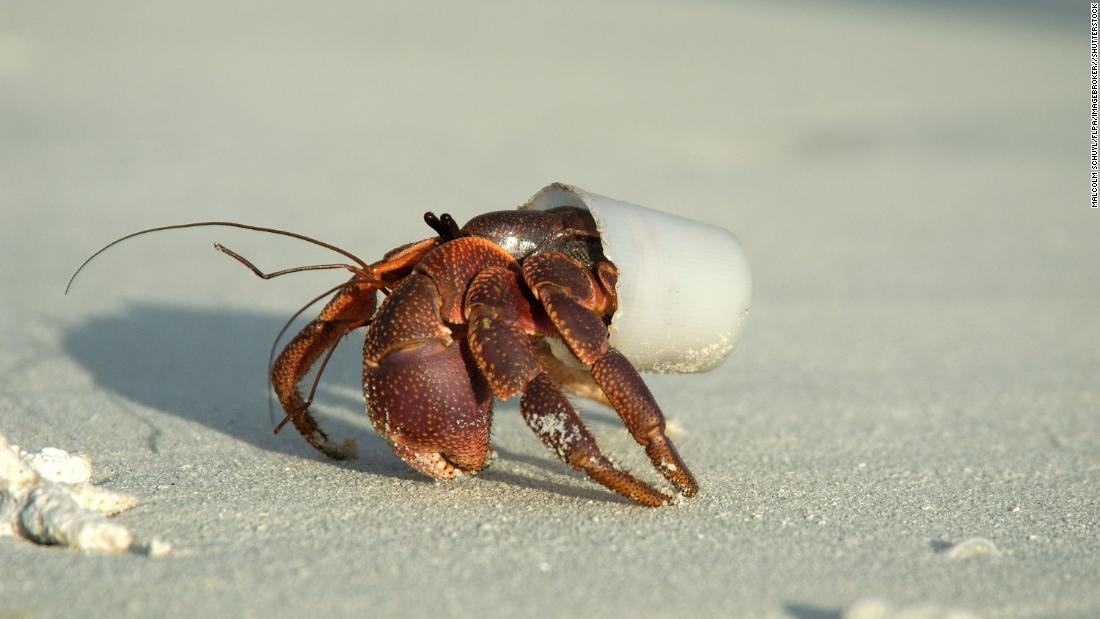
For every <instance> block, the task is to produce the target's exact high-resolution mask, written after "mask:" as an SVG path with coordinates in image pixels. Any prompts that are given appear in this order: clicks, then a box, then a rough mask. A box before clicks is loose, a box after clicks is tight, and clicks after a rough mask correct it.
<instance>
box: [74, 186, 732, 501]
mask: <svg viewBox="0 0 1100 619" xmlns="http://www.w3.org/2000/svg"><path fill="white" fill-rule="evenodd" d="M425 221H426V222H427V223H428V225H429V226H431V227H432V229H433V230H434V231H435V232H436V236H432V237H429V238H426V239H424V240H421V241H417V242H413V243H409V244H407V245H403V246H401V247H398V248H397V249H394V250H392V251H390V252H389V253H387V254H385V256H384V257H383V258H382V259H381V260H378V261H376V262H373V263H369V264H368V263H366V262H364V261H363V260H360V259H359V258H357V257H356V256H354V255H353V254H351V253H349V252H346V251H344V250H342V249H340V248H337V247H335V246H332V245H329V244H327V243H323V242H321V241H317V240H315V239H311V238H309V237H306V236H304V235H300V234H297V233H292V232H286V231H282V230H274V229H270V228H262V227H258V226H249V225H245V224H238V223H234V222H198V223H193V224H180V225H173V226H165V227H161V228H154V229H151V230H143V231H140V232H135V233H133V234H130V235H127V236H125V237H123V238H121V239H118V240H116V241H114V242H113V243H111V244H109V245H107V246H106V247H104V248H103V249H101V250H99V252H96V253H95V254H93V255H92V256H91V257H90V258H88V260H87V261H85V262H84V264H82V265H81V266H80V268H78V269H77V272H76V273H74V275H73V278H74V279H75V278H76V275H77V274H79V273H80V271H81V269H83V268H84V266H85V265H87V264H88V262H90V261H91V260H92V259H93V258H95V257H96V256H97V255H99V253H101V252H103V251H105V250H106V249H107V248H109V247H111V246H112V245H114V244H115V243H118V242H121V241H123V240H125V239H128V238H131V237H133V236H136V235H139V234H145V233H148V232H153V231H159V230H167V229H175V228H183V227H192V226H233V227H238V228H246V229H251V230H260V231H265V232H273V233H275V234H281V235H284V236H291V237H294V238H298V239H302V240H306V241H309V242H311V243H314V244H317V245H321V246H323V247H326V248H328V249H331V250H333V251H336V252H338V253H340V254H341V255H343V256H344V257H345V258H347V259H348V260H349V261H350V262H349V263H339V264H322V265H309V266H302V267H296V268H292V269H285V270H283V271H276V272H273V273H264V272H263V271H261V270H259V269H258V268H256V267H255V266H254V265H252V263H250V262H249V261H248V260H246V259H245V258H243V257H242V256H240V255H238V254H236V253H234V252H233V251H231V250H229V249H228V248H226V247H224V246H222V245H218V244H215V247H216V248H217V249H218V250H219V251H221V252H223V253H225V254H227V255H229V256H231V257H233V258H234V259H236V260H237V261H239V262H241V263H242V264H244V265H245V266H247V267H248V268H249V269H251V270H252V271H253V272H254V273H255V274H256V275H259V276H260V277H263V278H265V279H266V278H272V277H277V276H280V275H283V274H286V273H292V272H298V271H303V270H316V269H346V270H348V271H350V272H351V274H352V275H351V278H350V279H348V280H347V281H346V282H344V283H342V284H341V285H339V286H337V287H336V288H333V289H330V290H329V291H327V292H326V293H325V294H323V295H321V296H319V297H317V298H316V299H314V301H315V302H316V301H319V300H321V299H323V298H325V297H327V296H329V295H331V298H329V300H328V303H327V304H326V305H325V306H324V309H322V310H321V312H320V314H319V315H318V316H317V318H315V319H314V320H313V321H311V322H310V323H309V324H307V325H306V326H305V327H304V328H303V329H302V330H301V331H300V332H298V334H297V335H296V336H295V337H294V338H293V339H292V340H291V341H290V343H289V344H287V345H286V347H284V348H283V349H282V352H280V353H279V355H278V356H277V357H275V358H274V361H273V363H271V367H270V369H271V372H270V376H271V385H272V387H273V389H274V392H275V394H276V395H277V396H278V400H279V403H280V404H281V405H282V408H283V410H284V411H285V413H286V417H285V418H284V420H283V421H282V423H280V424H279V425H278V426H277V427H276V429H275V431H276V432H278V431H279V430H280V429H282V428H283V427H284V426H285V425H286V424H288V423H289V424H292V425H293V426H294V427H295V428H296V429H297V430H298V432H300V433H301V435H302V436H303V437H305V439H306V441H308V442H309V444H310V445H312V446H314V447H315V448H317V449H318V450H320V451H321V452H323V453H325V454H326V455H328V456H330V457H333V458H346V457H349V456H352V455H354V449H355V448H354V443H352V442H351V441H347V442H344V443H343V444H337V443H334V442H333V441H331V440H330V439H329V437H328V436H327V435H326V434H325V432H324V431H322V430H321V428H320V427H319V426H318V424H317V422H316V421H315V419H314V417H313V416H312V415H311V414H310V410H309V407H310V404H311V403H312V400H313V390H314V389H315V388H316V382H314V384H313V389H311V391H310V393H309V395H308V397H305V398H303V397H302V394H301V392H300V391H299V388H298V387H299V383H301V382H302V381H303V379H304V378H305V376H306V375H307V374H308V373H309V372H310V370H311V368H313V367H314V365H315V364H317V362H318V361H320V362H321V363H320V369H319V370H318V372H317V378H318V379H319V377H320V373H321V372H323V371H324V367H325V365H326V364H327V363H328V360H329V358H330V357H331V355H332V352H333V350H335V348H336V346H337V344H338V343H339V342H340V340H341V339H342V338H343V337H344V336H345V335H347V334H348V333H350V332H352V331H353V330H356V329H359V328H363V327H365V328H366V329H367V331H366V336H365V340H364V346H363V392H364V395H365V399H366V404H367V413H368V416H369V417H370V421H371V424H372V425H373V427H374V428H375V430H376V431H377V432H378V433H379V434H380V435H381V436H382V437H383V438H385V440H386V441H387V442H388V443H389V444H390V446H391V447H392V448H393V450H394V452H395V453H396V454H397V455H398V456H399V457H400V458H401V459H402V460H404V461H405V462H406V463H408V464H409V465H410V466H411V467H412V468H414V469H416V470H417V471H420V472H421V473H423V474H425V475H427V476H429V477H432V478H435V479H453V478H456V477H460V476H463V475H469V474H473V473H476V472H478V471H479V470H481V469H482V468H484V467H485V466H486V464H487V462H488V457H489V454H490V447H489V434H490V425H491V420H492V412H493V400H494V398H495V399H498V400H502V401H504V400H510V399H512V398H514V397H516V396H519V397H520V412H521V414H522V416H523V419H524V421H525V422H526V423H527V425H528V426H529V427H530V428H531V430H533V431H534V432H535V434H536V435H538V437H539V438H540V439H541V440H542V442H543V443H544V444H545V445H546V446H547V447H549V448H550V449H551V450H552V451H554V452H555V453H556V454H557V455H558V457H560V458H561V459H562V460H563V461H565V463H567V464H568V465H569V466H571V467H573V468H575V469H577V470H579V471H582V472H584V473H585V474H587V475H588V477H590V478H591V479H593V480H594V481H596V482H598V483H600V484H603V485H604V486H606V487H607V488H609V489H611V490H613V491H615V492H617V493H619V494H621V495H623V496H626V497H628V498H630V499H632V500H634V501H636V502H638V503H641V504H643V505H648V506H659V505H663V504H666V503H668V502H669V501H670V500H671V498H670V496H669V495H668V494H666V493H665V492H663V491H661V490H658V489H656V488H654V487H653V486H651V485H650V484H647V483H645V482H643V481H641V480H639V479H637V478H636V477H634V476H633V475H631V474H630V473H628V472H626V471H624V470H622V469H620V468H619V467H618V466H616V465H615V464H614V463H613V462H612V461H611V460H609V459H608V458H607V457H606V456H605V455H604V454H603V453H602V452H601V450H600V448H599V446H598V445H597V443H596V440H595V438H594V437H593V435H592V433H591V432H590V431H589V430H588V428H587V427H586V426H585V424H584V422H583V421H582V420H581V417H580V416H579V415H578V413H577V411H576V409H575V408H574V407H573V405H572V404H571V403H570V401H569V400H568V399H567V398H566V396H565V392H569V393H572V394H575V395H579V396H581V397H586V398H590V399H593V400H595V401H597V402H601V403H603V404H606V405H609V406H610V407H611V408H613V409H614V410H615V411H616V412H617V413H618V415H619V417H620V418H621V419H622V421H623V423H624V424H625V426H626V428H627V430H628V431H629V432H630V435H631V436H632V437H633V438H634V440H636V441H637V442H638V443H639V444H640V445H642V446H643V447H644V448H645V452H646V454H647V455H648V456H649V459H650V460H651V461H652V462H653V465H654V467H655V468H656V469H657V471H658V472H659V473H660V474H661V475H662V476H664V478H665V479H667V480H668V482H669V483H671V484H672V486H673V487H674V488H675V489H676V491H678V492H679V493H680V494H681V495H684V496H688V497H690V496H694V495H695V494H696V493H697V492H698V491H699V485H698V483H697V482H696V479H695V477H694V476H693V475H692V473H691V471H690V470H689V469H688V467H687V465H685V464H684V461H683V460H682V459H681V457H680V455H679V454H678V453H677V451H676V448H675V447H674V446H673V444H672V441H671V440H669V438H668V436H667V435H666V432H665V420H664V416H663V414H662V413H661V409H660V408H659V407H658V405H657V402H656V400H655V399H654V398H653V395H652V394H651V393H650V391H649V389H648V388H647V387H646V385H645V383H644V382H643V381H642V379H641V377H640V375H639V371H651V372H699V371H705V370H708V369H711V368H713V367H715V366H716V365H718V364H719V363H721V362H722V361H723V360H724V359H725V358H726V357H727V356H728V355H729V353H730V351H732V349H733V347H734V346H735V345H736V343H737V341H738V339H739V338H740V334H741V331H742V328H743V326H744V322H745V319H746V317H747V315H748V309H749V304H750V298H751V277H750V274H749V269H748V262H747V260H746V258H745V255H744V252H743V251H742V249H741V246H740V244H739V243H738V241H737V239H736V238H735V237H734V236H733V235H732V234H730V233H729V232H728V231H726V230H724V229H722V228H718V227H715V226H711V225H707V224H703V223H700V222H696V221H692V220H689V219H685V218H682V217H678V216H675V215H670V214H667V213H662V212H659V211H654V210H650V209H646V208H643V207H640V206H636V205H633V204H628V203H626V202H620V201H618V200H613V199H611V198H607V197H604V196H600V195H597V194H593V193H589V192H586V191H584V190H582V189H580V188H577V187H574V186H570V185H565V184H561V183H555V184H553V185H549V186H547V187H545V188H543V189H542V190H541V191H539V192H538V193H537V194H535V196H534V197H532V198H531V199H530V200H529V201H528V202H527V203H526V204H524V205H523V206H521V207H520V208H519V209H517V210H511V211H496V212H490V213H485V214H482V215H478V216H476V217H474V218H472V219H470V220H469V221H467V222H466V224H465V225H463V226H461V227H460V226H459V225H458V223H457V222H455V220H454V219H453V218H452V217H451V216H449V215H446V214H444V215H442V216H441V217H436V216H435V215H434V214H432V213H426V214H425ZM71 283H72V280H70V285H71ZM379 292H381V293H383V295H384V299H383V301H382V303H381V304H380V305H379V304H378V293H379ZM307 307H308V305H307ZM304 310H305V308H303V309H302V310H299V312H298V314H300V313H301V312H302V311H304ZM298 314H295V317H296V316H297V315H298ZM291 320H293V318H292V319H291ZM287 324H288V325H289V324H290V322H288V323H287ZM273 351H274V348H273Z"/></svg>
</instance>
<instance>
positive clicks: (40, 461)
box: [26, 447, 92, 484]
mask: <svg viewBox="0 0 1100 619" xmlns="http://www.w3.org/2000/svg"><path fill="white" fill-rule="evenodd" d="M26 461H27V464H29V465H30V467H31V468H32V469H34V471H35V472H36V473H38V474H39V475H40V476H41V477H42V479H45V480H46V481H52V482H53V483H55V484H83V483H85V482H87V481H89V480H90V479H91V478H92V461H91V460H90V459H89V458H88V456H85V455H73V454H70V453H69V452H67V451H65V450H64V449H58V448H56V447H45V448H43V449H42V450H41V451H39V452H38V453H36V454H32V455H30V456H28V457H27V458H26Z"/></svg>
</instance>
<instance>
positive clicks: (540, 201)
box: [525, 183, 752, 373]
mask: <svg viewBox="0 0 1100 619" xmlns="http://www.w3.org/2000/svg"><path fill="white" fill-rule="evenodd" d="M525 206H526V207H527V208H536V209H548V208H553V207H556V206H574V207H578V208H586V209H588V210H589V211H590V212H591V213H592V216H593V218H594V219H595V220H596V225H597V227H598V229H599V231H600V238H601V242H602V244H603V250H604V255H605V256H607V258H608V259H610V260H611V261H612V262H614V263H615V266H616V267H618V270H619V281H618V284H617V287H616V290H617V293H618V301H619V304H618V310H617V311H616V312H615V315H614V316H613V318H612V322H611V326H610V333H611V339H610V341H611V345H612V346H614V347H615V348H617V349H619V351H621V352H622V353H623V354H624V355H625V356H626V357H627V359H629V360H630V362H631V363H632V364H633V365H634V366H635V367H636V368H637V369H638V370H641V371H649V372H659V373H685V372H703V371H706V370H709V369H711V368H713V367H715V366H717V365H718V364H719V363H721V362H722V361H724V360H725V359H726V357H727V356H729V354H730V352H731V351H732V350H733V348H734V346H736V345H737V342H738V341H739V340H740V339H741V332H742V330H743V329H744V325H745V320H746V319H747V318H748V314H749V306H750V305H751V301H752V275H751V272H750V271H749V262H748V259H747V258H746V256H745V251H744V249H743V248H742V247H741V243H740V242H738V240H737V238H736V237H735V236H733V234H732V233H730V232H729V231H728V230H726V229H725V228H720V227H718V226H713V225H710V224H706V223H702V222H699V221H695V220H692V219H687V218H684V217H679V216H676V215H671V214H669V213H664V212H661V211H656V210H653V209H648V208H645V207H642V206H638V205H636V204H630V203H627V202H622V201H619V200H615V199H612V198H608V197H605V196H601V195H597V194H593V193H589V192H586V191H584V190H583V189H580V188H578V187H573V186H571V185H564V184H561V183H555V184H553V185H550V186H548V187H545V188H544V189H543V190H542V191H540V192H539V193H537V194H535V196H534V197H533V198H532V199H531V200H530V201H529V202H528V203H527V205H525Z"/></svg>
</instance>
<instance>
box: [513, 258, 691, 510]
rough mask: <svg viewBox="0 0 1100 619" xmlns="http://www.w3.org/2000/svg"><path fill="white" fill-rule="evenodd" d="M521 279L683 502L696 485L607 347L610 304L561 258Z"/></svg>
mask: <svg viewBox="0 0 1100 619" xmlns="http://www.w3.org/2000/svg"><path fill="white" fill-rule="evenodd" d="M523 277H524V279H525V280H526V282H527V285H528V286H529V287H530V288H531V290H533V291H534V292H535V294H536V295H537V296H538V298H539V301H541V302H542V305H543V307H544V308H545V309H546V313H547V315H548V316H549V317H550V321H551V322H552V323H553V324H554V326H555V327H556V328H557V330H558V332H559V333H560V334H561V336H562V339H563V340H564V341H565V343H566V345H567V346H568V347H569V350H570V351H571V352H572V353H573V355H574V356H576V357H577V359H578V360H579V361H580V362H581V363H583V364H585V365H587V366H589V367H590V368H591V369H592V378H593V379H594V380H595V382H596V384H597V385H599V387H600V389H601V390H602V391H603V392H604V394H606V395H607V398H608V399H609V400H610V401H611V405H612V407H614V409H615V411H616V412H617V413H618V414H619V417H620V418H621V419H622V420H623V423H624V424H625V425H626V427H627V430H629V431H630V434H631V436H633V437H634V440H636V441H637V442H638V443H639V444H641V445H642V446H644V447H645V451H646V455H648V456H649V459H650V460H651V461H652V462H653V465H654V466H655V467H656V468H657V470H658V471H659V472H660V473H661V474H662V475H664V477H665V478H666V479H668V481H669V482H671V483H672V485H674V486H676V488H677V490H679V491H680V493H682V494H684V495H685V496H694V495H695V494H696V493H697V492H699V485H698V483H697V482H696V481H695V478H694V476H692V474H691V471H690V470H688V468H687V466H686V465H685V464H684V462H683V460H681V459H680V456H679V454H678V453H677V452H676V448H675V447H674V446H673V444H672V441H671V440H669V438H668V436H666V435H665V420H664V415H663V414H662V413H661V409H660V408H659V407H658V406H657V402H656V401H655V400H654V399H653V394H651V393H650V391H649V388H648V387H646V385H645V383H644V382H643V381H642V378H641V376H639V375H638V372H637V370H635V369H634V367H633V366H632V365H630V362H629V361H627V360H626V358H625V357H623V355H622V354H621V353H619V351H617V350H615V349H614V348H612V347H611V346H610V345H609V344H608V342H607V326H606V325H605V324H604V322H603V320H602V319H601V318H600V314H601V313H602V310H604V309H606V307H607V305H608V303H610V300H609V299H608V292H607V291H605V290H603V289H602V288H601V287H600V286H599V285H597V284H596V282H595V281H593V278H592V276H591V275H590V274H589V271H588V270H587V269H586V268H585V267H584V266H583V265H581V264H579V263H577V262H576V261H574V260H573V259H572V258H570V257H568V256H566V255H565V254H562V253H556V252H555V253H546V254H538V255H535V256H532V257H530V258H528V259H527V260H526V261H524V263H523Z"/></svg>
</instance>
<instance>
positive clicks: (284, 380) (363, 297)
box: [271, 238, 439, 460]
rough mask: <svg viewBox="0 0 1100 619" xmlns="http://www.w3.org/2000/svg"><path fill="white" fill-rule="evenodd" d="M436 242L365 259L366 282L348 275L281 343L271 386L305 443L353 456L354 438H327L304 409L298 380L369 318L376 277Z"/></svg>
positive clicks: (388, 275) (395, 272) (406, 265)
mask: <svg viewBox="0 0 1100 619" xmlns="http://www.w3.org/2000/svg"><path fill="white" fill-rule="evenodd" d="M438 244H439V240H438V239H436V238H428V239H424V240H422V241H417V242H415V243H409V244H408V245H403V246H401V247H398V248H397V249H394V250H391V251H390V252H389V253H387V254H386V255H385V257H384V258H383V259H382V260H379V261H378V262H376V263H374V264H373V265H371V271H370V276H371V278H372V281H371V282H369V283H368V282H364V281H358V280H357V279H355V278H353V279H352V280H351V281H349V282H348V284H347V285H346V286H344V287H343V288H341V289H340V290H339V291H338V292H337V293H336V294H335V295H334V296H333V297H332V299H331V300H330V301H329V302H328V304H327V305H325V308H324V309H323V310H321V313H320V315H318V316H317V318H316V319H315V320H313V321H312V322H310V323H309V324H308V325H306V326H305V327H304V328H303V329H302V330H301V331H299V332H298V334H297V335H296V336H295V337H294V339H293V340H291V341H290V343H289V344H287V345H286V347H285V348H283V350H282V352H280V353H279V357H278V358H277V359H276V361H275V363H274V364H273V365H272V366H271V386H272V387H273V388H274V389H275V393H276V395H277V396H278V398H279V403H280V404H281V405H282V407H283V410H284V411H285V412H286V415H287V419H288V420H289V421H290V422H291V423H293V424H294V427H295V428H296V429H297V430H298V432H299V433H301V435H302V436H303V437H305V439H306V441H307V442H309V444H310V445H313V446H314V447H315V448H317V450H318V451H320V452H322V453H324V454H325V455H327V456H329V457H332V458H335V459H337V460H341V459H344V458H348V457H353V456H354V455H355V442H354V441H353V440H351V439H348V440H347V441H345V442H344V443H343V444H342V445H336V444H335V443H333V442H332V441H330V440H329V438H328V436H326V435H325V433H324V431H322V430H321V428H320V427H319V426H318V425H317V421H316V420H315V419H314V418H313V415H311V414H310V412H309V406H308V403H307V402H306V401H304V400H303V399H302V395H301V393H299V392H298V383H299V382H301V380H302V378H304V377H305V375H306V374H308V373H309V370H310V368H311V367H313V364H314V363H316V362H317V359H318V358H320V357H321V355H322V354H324V353H325V352H326V351H330V350H331V349H332V348H333V347H334V346H336V345H337V344H338V343H339V341H340V338H342V337H344V336H345V335H347V334H348V333H350V332H351V331H353V330H355V329H358V328H359V327H362V326H364V325H366V324H368V323H369V322H370V320H371V316H372V315H373V314H374V311H375V309H376V307H377V301H376V292H377V290H378V289H379V286H380V285H383V284H381V283H380V282H385V283H386V284H385V285H388V282H394V281H397V280H398V279H400V278H401V277H404V276H405V275H406V274H407V273H408V272H409V270H410V269H411V268H412V266H413V265H415V264H416V262H417V261H418V260H420V258H422V257H423V256H424V254H426V253H428V252H429V251H431V249H432V248H434V247H435V246H436V245H438ZM280 427H281V425H280ZM276 431H278V429H276Z"/></svg>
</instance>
